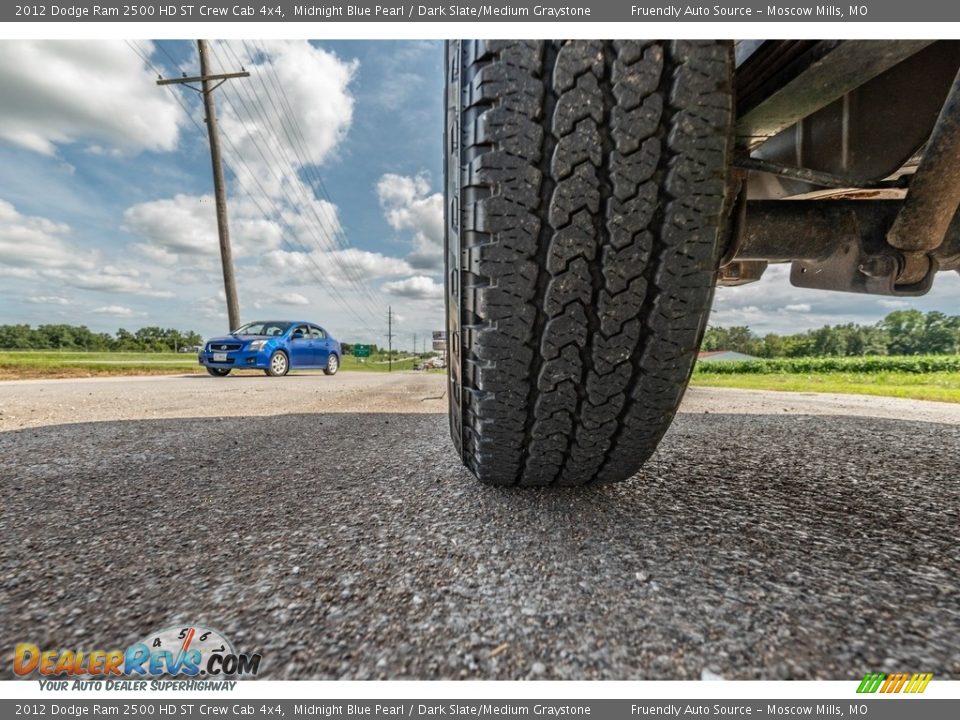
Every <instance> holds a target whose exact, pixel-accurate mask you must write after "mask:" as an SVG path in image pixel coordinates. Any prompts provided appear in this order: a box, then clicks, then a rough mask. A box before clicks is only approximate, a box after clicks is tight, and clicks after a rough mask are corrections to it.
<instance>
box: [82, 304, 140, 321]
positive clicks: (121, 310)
mask: <svg viewBox="0 0 960 720" xmlns="http://www.w3.org/2000/svg"><path fill="white" fill-rule="evenodd" d="M90 312H92V313H93V314H95V315H106V316H108V317H118V318H129V317H137V316H139V315H143V313H138V312H134V311H133V310H132V309H131V308H128V307H125V306H123V305H104V306H103V307H98V308H94V309H93V310H91V311H90Z"/></svg>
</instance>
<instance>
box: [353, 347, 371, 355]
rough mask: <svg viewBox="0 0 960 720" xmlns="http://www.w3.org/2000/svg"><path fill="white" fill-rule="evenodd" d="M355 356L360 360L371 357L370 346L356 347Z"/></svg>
mask: <svg viewBox="0 0 960 720" xmlns="http://www.w3.org/2000/svg"><path fill="white" fill-rule="evenodd" d="M353 356H354V357H358V358H364V357H370V346H369V345H354V346H353Z"/></svg>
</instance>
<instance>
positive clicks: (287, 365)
mask: <svg viewBox="0 0 960 720" xmlns="http://www.w3.org/2000/svg"><path fill="white" fill-rule="evenodd" d="M277 356H280V357H282V358H283V372H277V371H276V370H274V368H273V361H274V358H276V357H277ZM288 372H290V358H289V357H287V354H286V353H285V352H284V351H283V350H274V351H273V353H272V354H271V355H270V361H269V362H268V363H267V375H269V376H270V377H283V376H284V375H286V374H287V373H288Z"/></svg>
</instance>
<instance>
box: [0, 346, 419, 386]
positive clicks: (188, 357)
mask: <svg viewBox="0 0 960 720" xmlns="http://www.w3.org/2000/svg"><path fill="white" fill-rule="evenodd" d="M414 363H415V360H414V358H405V359H402V360H394V361H393V370H394V371H400V370H412V369H413V365H414ZM388 367H389V366H388V364H387V362H386V361H385V359H384V358H383V357H371V358H366V361H365V362H362V363H361V362H360V361H359V359H358V358H355V357H353V356H352V355H346V356H344V357H343V358H341V362H340V368H341V369H342V370H343V371H345V372H351V371H358V372H387V370H388ZM202 372H205V370H204V369H203V368H202V367H201V366H200V365H199V363H197V356H196V355H194V354H193V353H135V352H126V353H125V352H57V351H54V350H49V351H48V350H40V351H32V350H4V351H0V380H17V379H27V378H43V377H89V376H93V375H181V374H183V373H202ZM245 372H246V371H245ZM250 372H254V371H250ZM255 372H258V373H259V372H262V371H261V370H257V371H255Z"/></svg>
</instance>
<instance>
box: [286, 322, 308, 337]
mask: <svg viewBox="0 0 960 720" xmlns="http://www.w3.org/2000/svg"><path fill="white" fill-rule="evenodd" d="M297 333H301V334H302V335H303V337H304V339H307V338H309V337H310V332H309V329H308V328H306V327H304V326H303V325H298V326H297V327H295V328H294V329H293V332H292V333H290V337H291V339H292V338H293V337H294V336H295V335H296V334H297Z"/></svg>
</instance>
